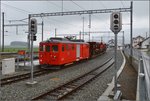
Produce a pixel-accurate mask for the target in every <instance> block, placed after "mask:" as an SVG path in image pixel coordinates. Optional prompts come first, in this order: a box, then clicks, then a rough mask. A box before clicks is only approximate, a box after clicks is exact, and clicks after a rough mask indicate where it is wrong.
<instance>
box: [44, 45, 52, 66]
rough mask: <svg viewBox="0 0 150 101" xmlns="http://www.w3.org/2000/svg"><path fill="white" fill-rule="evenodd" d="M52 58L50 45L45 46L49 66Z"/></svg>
mask: <svg viewBox="0 0 150 101" xmlns="http://www.w3.org/2000/svg"><path fill="white" fill-rule="evenodd" d="M50 56H51V53H50V44H47V45H46V46H45V58H46V62H47V64H50Z"/></svg>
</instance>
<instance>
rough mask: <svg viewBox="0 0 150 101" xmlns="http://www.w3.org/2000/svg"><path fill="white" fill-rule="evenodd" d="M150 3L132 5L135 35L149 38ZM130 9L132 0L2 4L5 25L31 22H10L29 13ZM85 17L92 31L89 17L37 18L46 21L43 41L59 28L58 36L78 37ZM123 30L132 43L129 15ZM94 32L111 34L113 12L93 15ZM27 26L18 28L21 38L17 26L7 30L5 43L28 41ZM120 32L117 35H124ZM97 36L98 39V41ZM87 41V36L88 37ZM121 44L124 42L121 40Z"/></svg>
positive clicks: (124, 15)
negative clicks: (71, 35) (75, 35)
mask: <svg viewBox="0 0 150 101" xmlns="http://www.w3.org/2000/svg"><path fill="white" fill-rule="evenodd" d="M149 4H150V2H149V0H147V1H134V2H133V7H134V8H133V36H137V35H141V36H144V37H145V36H146V32H147V33H148V35H149V6H150V5H149ZM124 7H125V8H129V7H130V1H126V0H122V1H119V0H118V1H92V0H91V1H72V0H70V1H69V0H68V1H65V0H64V1H63V9H62V1H20V2H19V1H1V12H5V24H16V23H20V24H25V23H26V22H27V21H28V20H24V22H22V21H15V22H14V21H10V20H21V19H24V18H27V17H28V14H33V13H51V12H62V11H79V10H95V9H111V8H124ZM83 16H84V17H85V27H84V29H85V31H89V28H88V24H89V15H71V16H70V15H69V16H57V17H54V16H53V17H44V18H37V21H38V23H41V21H42V19H43V20H44V40H46V39H47V38H50V37H53V36H54V31H55V28H57V34H79V31H82V25H83V22H82V18H83ZM122 18H123V24H124V25H123V28H122V31H125V40H126V43H129V42H130V26H129V25H128V24H129V23H130V13H129V12H124V13H122ZM91 19H92V20H91V29H90V30H91V31H110V13H101V14H93V15H91ZM27 30H28V27H18V35H16V27H5V31H6V32H5V44H7V45H9V44H10V42H11V41H27V33H25V32H27ZM112 35H113V33H100V34H91V38H92V37H94V39H95V40H100V37H101V36H103V40H104V41H106V42H107V40H109V39H110V38H111V37H107V36H112ZM121 35H122V33H119V34H118V36H121ZM95 37H97V38H95ZM37 39H38V40H37V41H36V42H35V45H37V44H38V43H39V42H40V41H41V26H38V33H37ZM85 39H86V40H88V36H85ZM119 40H120V41H121V39H119Z"/></svg>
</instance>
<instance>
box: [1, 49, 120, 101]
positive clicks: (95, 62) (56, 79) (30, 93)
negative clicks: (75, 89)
mask: <svg viewBox="0 0 150 101" xmlns="http://www.w3.org/2000/svg"><path fill="white" fill-rule="evenodd" d="M112 54H113V52H112V51H110V52H106V54H104V55H102V56H99V57H97V58H94V59H92V60H89V61H86V62H82V63H80V64H78V65H74V66H71V67H70V68H66V69H62V70H60V71H57V72H53V73H51V74H48V75H44V76H40V77H37V78H34V80H36V81H38V83H37V84H36V85H34V86H29V85H26V82H27V81H29V80H25V81H21V82H18V83H13V84H11V85H6V86H4V87H2V88H1V91H2V98H1V100H5V101H23V100H30V99H31V98H33V97H35V96H37V95H39V94H41V93H43V92H46V91H48V90H50V89H53V88H55V87H57V86H58V85H60V84H62V83H65V82H67V81H69V80H71V79H73V78H76V77H78V76H80V75H82V74H84V73H86V72H88V71H90V70H91V69H93V68H95V67H97V66H99V65H101V64H102V63H103V62H104V61H106V60H107V59H109V58H110V57H111V56H112ZM120 60H121V59H120ZM108 71H109V72H108ZM108 71H107V72H108V73H107V75H106V77H108V78H109V79H110V81H111V79H112V76H109V75H110V73H111V71H112V70H110V69H109V70H108ZM104 77H105V75H104ZM110 77H111V78H110ZM108 78H107V79H108ZM101 79H103V77H102V76H101ZM107 79H105V81H108V80H107ZM94 81H95V80H94ZM96 81H97V80H96ZM100 81H101V80H100ZM103 81H104V80H103ZM95 84H97V83H96V82H95V83H92V87H95V88H96V89H97V87H99V86H93V85H95ZM102 84H103V83H98V84H97V85H100V86H101V88H102V90H103V91H104V90H105V88H104V87H105V83H104V84H103V85H102ZM106 84H107V83H106ZM92 87H91V86H90V87H89V88H88V89H90V88H92ZM106 87H107V86H106ZM101 88H99V89H101ZM92 89H94V88H92ZM100 91H101V90H100ZM83 92H84V90H83ZM90 92H91V91H90V90H88V92H87V91H86V92H84V93H87V95H88V96H90V95H89V94H91V95H92V93H90ZM84 93H82V94H83V97H80V98H84ZM93 94H94V93H93ZM79 95H80V93H79ZM94 95H95V94H94ZM97 95H100V92H99V93H98V94H97ZM75 98H76V99H78V98H77V97H76V96H75ZM86 98H87V97H85V99H86ZM93 98H95V97H93ZM93 98H92V99H93ZM88 101H89V99H88Z"/></svg>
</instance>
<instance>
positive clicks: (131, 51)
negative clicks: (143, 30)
mask: <svg viewBox="0 0 150 101" xmlns="http://www.w3.org/2000/svg"><path fill="white" fill-rule="evenodd" d="M132 20H133V1H131V12H130V23H131V25H130V31H131V32H130V33H131V36H130V46H131V47H130V61H131V63H132V56H133V50H132V43H133V40H132V32H133V31H132V22H133V21H132Z"/></svg>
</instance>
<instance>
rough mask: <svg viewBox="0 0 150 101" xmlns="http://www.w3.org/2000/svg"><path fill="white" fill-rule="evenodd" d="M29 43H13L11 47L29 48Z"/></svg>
mask: <svg viewBox="0 0 150 101" xmlns="http://www.w3.org/2000/svg"><path fill="white" fill-rule="evenodd" d="M27 45H28V44H27V42H22V41H12V42H11V43H10V46H17V47H27Z"/></svg>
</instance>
